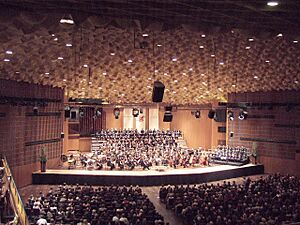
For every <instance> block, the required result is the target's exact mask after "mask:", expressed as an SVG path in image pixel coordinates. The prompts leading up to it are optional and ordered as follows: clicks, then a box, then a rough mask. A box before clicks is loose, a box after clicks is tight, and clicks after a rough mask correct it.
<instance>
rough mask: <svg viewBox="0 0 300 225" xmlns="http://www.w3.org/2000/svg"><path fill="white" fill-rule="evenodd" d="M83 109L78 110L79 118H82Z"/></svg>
mask: <svg viewBox="0 0 300 225" xmlns="http://www.w3.org/2000/svg"><path fill="white" fill-rule="evenodd" d="M84 114H85V113H84V108H79V117H81V118H82V117H84Z"/></svg>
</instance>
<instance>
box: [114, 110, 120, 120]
mask: <svg viewBox="0 0 300 225" xmlns="http://www.w3.org/2000/svg"><path fill="white" fill-rule="evenodd" d="M114 116H115V119H119V116H120V109H119V108H114Z"/></svg>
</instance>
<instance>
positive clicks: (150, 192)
mask: <svg viewBox="0 0 300 225" xmlns="http://www.w3.org/2000/svg"><path fill="white" fill-rule="evenodd" d="M261 176H262V175H254V176H249V177H250V178H251V179H252V180H255V179H258V178H260V177H261ZM263 176H265V175H263ZM223 181H224V180H221V181H215V182H210V183H218V182H219V183H220V182H223ZM226 181H236V182H237V183H241V182H242V181H243V178H241V177H240V178H232V179H227V180H226ZM51 187H52V188H55V187H57V185H29V186H27V187H24V188H21V189H20V190H19V192H20V195H21V198H22V200H23V202H26V201H27V199H28V197H29V196H30V195H31V194H33V195H34V196H35V195H38V194H39V193H40V192H43V193H46V192H47V191H48V190H49V189H50V188H51ZM159 188H160V186H152V187H142V190H143V192H144V193H145V194H147V196H148V198H149V199H150V200H151V201H152V202H153V204H154V206H155V208H156V210H157V211H158V212H159V213H160V214H161V215H162V216H163V217H164V219H165V222H169V224H170V225H182V221H181V219H180V218H178V217H177V216H176V215H175V214H174V213H173V212H172V211H171V210H167V209H166V207H165V205H164V204H162V203H161V202H160V200H159V197H158V193H159Z"/></svg>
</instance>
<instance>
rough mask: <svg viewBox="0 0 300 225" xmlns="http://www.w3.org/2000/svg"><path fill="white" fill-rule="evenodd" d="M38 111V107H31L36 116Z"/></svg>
mask: <svg viewBox="0 0 300 225" xmlns="http://www.w3.org/2000/svg"><path fill="white" fill-rule="evenodd" d="M38 113H39V107H37V106H34V107H33V115H35V116H37V115H38Z"/></svg>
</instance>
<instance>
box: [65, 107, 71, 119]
mask: <svg viewBox="0 0 300 225" xmlns="http://www.w3.org/2000/svg"><path fill="white" fill-rule="evenodd" d="M70 117H71V110H66V109H65V118H70Z"/></svg>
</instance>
